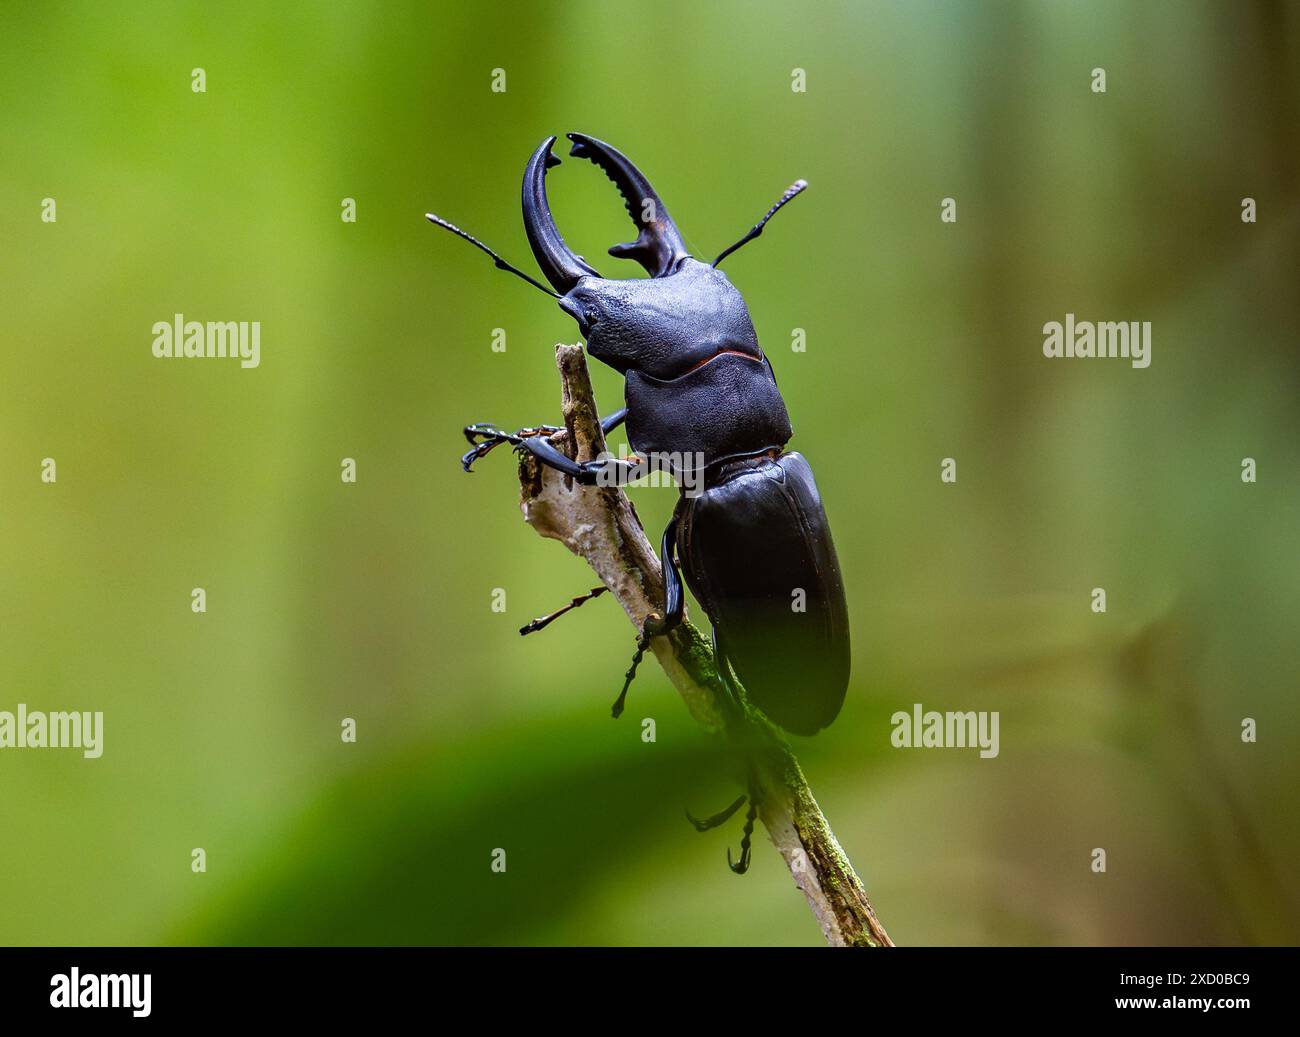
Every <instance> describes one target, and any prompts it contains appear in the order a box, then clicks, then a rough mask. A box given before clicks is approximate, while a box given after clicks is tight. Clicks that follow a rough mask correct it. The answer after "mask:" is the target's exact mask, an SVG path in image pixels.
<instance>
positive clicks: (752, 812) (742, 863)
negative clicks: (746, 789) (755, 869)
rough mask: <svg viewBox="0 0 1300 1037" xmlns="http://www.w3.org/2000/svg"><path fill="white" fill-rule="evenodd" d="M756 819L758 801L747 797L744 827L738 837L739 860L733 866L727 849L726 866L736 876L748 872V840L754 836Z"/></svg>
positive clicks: (751, 795)
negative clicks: (747, 806)
mask: <svg viewBox="0 0 1300 1037" xmlns="http://www.w3.org/2000/svg"><path fill="white" fill-rule="evenodd" d="M757 817H758V799H757V797H755V796H754V795H753V793H751V794H750V796H749V809H748V810H747V811H745V827H744V829H743V830H742V832H741V835H740V860H738V861H736V862H735V863H734V864H733V863H732V860H731V848H730V847H728V848H727V865H728V867H730V868H731V870H732V871H734V872H735V873H736V874H737V875H743V874H745V872H747V871H749V850H750V840H751V839H752V838H753V835H754V821H755V820H756V819H757Z"/></svg>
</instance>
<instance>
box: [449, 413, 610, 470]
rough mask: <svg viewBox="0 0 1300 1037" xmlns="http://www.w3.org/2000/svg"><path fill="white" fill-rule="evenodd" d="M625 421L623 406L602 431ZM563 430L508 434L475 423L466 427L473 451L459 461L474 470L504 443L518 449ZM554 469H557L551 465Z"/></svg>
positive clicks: (543, 427)
mask: <svg viewBox="0 0 1300 1037" xmlns="http://www.w3.org/2000/svg"><path fill="white" fill-rule="evenodd" d="M626 420H627V408H626V407H624V408H623V409H622V410H617V411H615V412H614V413H613V414H610V415H609V416H608V417H605V418H601V420H600V429H601V432H603V433H604V434H605V435H609V434H610V433H611V432H613V431H614V430H615V429H616V428H618V427H619V426H620V425H621V424H623V422H624V421H626ZM563 431H564V429H563V428H562V427H561V426H559V425H535V426H533V427H531V428H521V429H519V431H517V432H506V431H505V430H504V429H501V428H498V427H497V426H496V425H493V424H492V423H491V422H486V421H482V422H476V423H475V424H473V425H466V426H465V429H464V432H465V439H466V440H467V441H468V442H469V445H470V446H471V447H472V448H473V449H471V450H469V451H467V452H466V453H465V455H464V456H463V457H462V458H461V459H460V464H461V467H462V468H463V469H465V471H466V472H470V471H472V466H473V464H474V462H475V461H477V460H478V459H479V458H480V457H485V456H486V455H487V454H490V453H491V452H492V451H493V450H495V449H496V448H497V447H499V446H500V445H501V444H502V443H509V444H510V445H511V446H513V447H515V448H516V449H520V448H522V447H524V443H525V441H526V440H530V439H542V440H545V439H547V438H549V437H550V436H553V435H555V433H557V432H563ZM555 453H557V454H558V453H559V451H555ZM561 456H563V455H561ZM539 460H541V461H543V463H549V459H548V457H541V456H540V455H539ZM566 460H567V458H566ZM552 467H555V466H554V465H552ZM566 474H572V473H566Z"/></svg>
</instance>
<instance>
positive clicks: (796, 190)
mask: <svg viewBox="0 0 1300 1037" xmlns="http://www.w3.org/2000/svg"><path fill="white" fill-rule="evenodd" d="M807 186H808V181H807V180H796V181H795V182H794V183H793V184H791V185H790V186H789V187H787V188H786V189H785V193H784V194H783V195H781V197H780V198H778V199H777V200H776V204H775V205H774V206H772V208H770V209H768V210H767V215H766V216H764V217H763V218H762V219H761V220H759V221H758V222H757V223H756V224H754V226H753V227H752V228H751V229H750V231H749V233H748V234H746V235H745V236H744V237H743V238H741V239H740V240H739V241H737V242H736V243H735V244H734V245H732V246H731V247H730V248H726V249H723V250H722V255H720V256H718V258H717V259H715V260H714V261H713V265H714V266H715V267H716V266H717V265H718V264H719V263H721V262H722V261H723V260H724V259H726V258H727V257H728V256H729V255H731V253H733V252H735V251H736V249H738V248H740V246H741V245H748V244H749V243H750V242H751V241H753V240H754V239H755V238H756V237H758V236H759V235H760V234H762V233H763V227H764V226H766V225H767V221H768V220H770V219H771V218H772V217H773V216H775V215H776V214H777V213H778V212H779V211H780V209H781V207H782V206H783V205H785V203H786V202H788V201H790V200H791V199H793V198H795V197H796V196H797V195H799V194H802V193H803V191H804V189H805V188H807ZM430 218H432V217H430Z"/></svg>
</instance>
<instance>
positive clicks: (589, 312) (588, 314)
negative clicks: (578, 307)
mask: <svg viewBox="0 0 1300 1037" xmlns="http://www.w3.org/2000/svg"><path fill="white" fill-rule="evenodd" d="M599 315H600V314H599V311H597V309H596V307H595V306H592V305H591V304H590V303H588V304H587V305H586V306H584V307H583V309H582V317H583V319H584V320H585V321H586V322H587V324H588V326H590V325H592V324H595V323H596V318H597V317H598V316H599Z"/></svg>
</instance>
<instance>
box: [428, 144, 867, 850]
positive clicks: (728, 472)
mask: <svg viewBox="0 0 1300 1037" xmlns="http://www.w3.org/2000/svg"><path fill="white" fill-rule="evenodd" d="M568 137H569V139H570V140H571V141H572V142H573V146H572V149H571V150H570V155H572V156H576V157H579V158H585V159H589V160H590V161H592V162H594V163H595V164H596V165H597V166H599V167H600V168H601V169H602V170H603V171H604V172H605V174H606V175H607V176H608V177H609V179H610V180H612V181H613V183H614V185H615V186H616V187H617V188H618V190H619V192H620V193H621V194H622V196H623V200H624V202H625V203H626V206H627V211H628V214H629V215H630V216H631V217H632V221H633V223H635V224H636V227H637V229H638V231H639V233H638V235H637V238H636V240H635V241H633V242H630V243H628V244H623V245H615V246H614V247H613V248H611V249H610V250H609V252H610V255H612V256H615V257H618V258H622V259H634V260H636V261H637V262H638V263H640V264H641V266H642V267H644V268H645V270H646V272H647V273H648V274H649V275H650V276H649V278H637V279H630V280H615V279H609V278H605V277H602V276H601V275H600V274H599V273H597V271H596V270H595V269H594V268H593V267H591V266H590V265H588V263H587V262H586V261H585V260H584V259H582V258H581V257H580V256H578V255H575V254H574V252H573V251H572V250H571V249H570V248H569V247H568V245H566V244H565V242H564V238H563V237H561V235H560V232H559V230H558V229H557V228H556V225H555V221H554V219H553V218H552V216H551V209H550V205H549V203H548V201H547V197H546V174H547V171H548V170H549V169H551V168H552V167H554V166H556V165H559V162H560V160H559V159H558V158H556V157H555V156H554V155H553V154H552V147H553V146H554V144H555V138H554V137H549V138H547V139H546V140H544V141H543V142H542V143H541V144H540V145H539V146H538V148H537V150H536V151H534V152H533V155H532V157H531V158H530V159H529V160H528V165H527V167H526V168H525V170H524V179H523V219H524V229H525V231H526V232H527V235H528V241H529V244H530V245H531V246H532V251H533V255H534V256H535V257H536V259H537V264H538V266H539V267H540V268H541V271H542V274H543V275H544V276H545V278H546V280H547V281H548V282H549V283H550V285H551V288H552V289H554V290H553V291H552V290H551V289H548V288H547V287H546V286H545V285H543V284H541V283H540V282H538V281H537V280H535V279H534V278H532V277H530V276H529V275H527V274H525V273H524V272H523V271H521V270H519V269H517V268H516V267H514V266H512V265H511V264H509V263H507V262H506V261H505V260H503V259H502V258H501V257H500V256H499V255H497V253H496V252H494V251H493V250H492V249H490V248H488V247H487V246H486V245H484V244H483V243H482V242H481V241H479V240H478V239H477V238H474V237H472V236H471V235H469V234H467V233H465V232H464V231H462V230H460V229H459V228H458V227H455V226H454V225H452V224H450V223H448V222H447V221H446V220H443V219H441V218H440V217H438V216H434V215H432V214H428V219H429V220H431V221H432V222H433V223H435V224H437V225H438V226H441V227H443V228H445V229H447V230H449V231H451V232H453V233H455V234H457V235H459V236H460V237H462V238H464V239H465V240H467V241H469V242H470V243H471V244H473V245H474V246H475V247H477V248H479V249H481V250H482V251H483V252H486V253H487V254H488V255H489V256H490V257H491V258H492V259H493V260H494V262H495V263H496V265H497V267H498V268H500V269H502V270H506V271H508V272H510V273H513V274H515V275H517V276H519V277H521V278H523V279H524V280H526V281H528V282H529V283H530V284H532V285H533V286H535V287H537V288H539V289H541V290H542V291H544V292H546V293H547V294H548V295H551V296H553V297H554V298H556V299H557V300H558V301H559V305H560V308H561V309H563V310H564V311H565V312H566V313H568V314H570V315H571V316H572V317H573V318H574V320H576V321H577V324H578V330H579V332H580V333H581V335H582V337H583V338H584V339H585V340H586V346H587V352H588V353H589V354H590V355H591V356H593V357H595V358H596V359H597V360H600V361H601V362H603V363H605V364H608V365H609V366H610V367H613V368H614V369H615V370H617V371H619V372H620V373H622V374H623V375H624V377H625V379H626V382H625V395H624V399H625V404H626V405H625V407H624V408H623V409H622V410H619V411H618V412H616V413H615V414H612V415H610V416H609V417H608V418H605V419H604V420H603V421H602V423H601V424H602V427H603V428H604V430H605V432H606V433H608V432H610V431H612V430H613V429H615V428H617V427H618V426H619V425H620V424H624V423H626V434H627V438H628V442H629V444H630V446H631V447H632V449H633V450H634V451H635V452H636V453H637V454H638V455H643V456H645V457H648V458H651V459H664V460H663V461H662V462H661V463H662V465H663V467H665V468H666V469H667V470H669V471H670V472H671V474H673V475H675V476H676V477H678V482H679V484H682V483H683V477H690V478H692V479H698V480H699V481H700V482H701V483H702V487H703V488H702V491H701V492H700V493H699V494H698V495H694V496H691V495H687V494H686V493H685V492H683V493H682V494H681V495H680V496H679V499H678V502H677V506H676V508H675V510H674V512H673V517H672V519H671V520H670V521H669V523H668V527H667V529H665V530H664V534H663V539H662V544H661V557H662V561H663V572H664V586H665V598H666V600H665V602H664V609H663V612H662V613H661V614H656V615H652V616H651V617H650V618H649V619H648V620H647V621H646V623H645V626H644V628H643V629H642V631H641V633H640V636H639V637H638V639H637V650H636V654H635V656H634V658H633V663H632V667H631V668H630V669H629V670H628V673H627V678H626V680H625V681H624V684H623V690H622V692H621V693H620V694H619V697H618V699H617V701H616V702H615V703H614V709H613V714H614V716H618V715H619V714H620V713H621V712H622V709H623V704H624V700H625V697H626V694H627V690H628V685H629V684H630V683H631V680H632V677H633V676H634V675H635V672H636V666H637V664H638V663H639V662H640V660H641V657H642V655H643V653H644V652H645V650H646V648H647V647H648V645H649V643H650V639H651V638H652V637H655V636H659V635H661V634H665V633H667V632H668V631H670V630H671V629H672V628H673V627H674V626H676V625H677V624H678V623H680V622H681V620H682V614H683V607H684V595H683V590H682V579H683V576H684V577H685V583H686V585H687V586H688V587H689V588H690V590H691V591H692V593H693V594H694V595H695V597H696V599H697V600H698V601H699V603H700V605H701V606H702V607H703V609H704V611H705V612H706V613H707V614H708V617H709V621H710V623H711V624H712V627H713V642H714V648H715V650H716V654H717V662H718V669H719V672H720V673H721V674H722V675H723V679H724V683H726V684H727V685H728V688H729V690H730V691H731V694H732V695H733V698H734V699H735V701H734V702H733V703H732V705H733V706H736V707H737V708H738V707H739V695H740V692H739V690H738V689H737V688H736V686H735V685H736V682H737V681H738V682H739V684H740V685H741V686H743V689H744V695H745V696H746V698H747V699H748V701H749V702H750V703H751V704H753V705H754V706H757V707H758V708H759V709H760V710H762V712H763V713H764V714H765V715H766V716H767V717H768V718H769V719H771V720H773V721H774V722H775V723H777V724H778V725H780V726H781V727H783V728H785V729H786V730H787V731H790V732H792V733H794V734H800V735H811V734H815V733H816V732H817V731H819V730H821V729H822V728H823V727H825V726H827V725H828V724H830V723H831V721H833V720H834V719H835V717H836V716H837V715H838V713H839V711H840V707H841V705H842V704H843V702H844V693H845V690H846V687H847V685H848V678H849V622H848V611H847V607H846V605H845V600H844V582H843V578H842V576H841V574H840V568H839V563H838V561H837V559H836V555H835V546H834V544H833V542H832V540H831V532H830V526H829V524H828V523H827V519H826V512H825V509H824V508H823V506H822V501H821V496H820V494H819V492H818V489H817V484H816V482H815V481H814V479H813V473H812V469H811V468H810V467H809V465H808V462H807V461H806V460H804V458H803V457H802V456H801V455H800V454H798V453H792V452H787V451H786V449H785V445H786V443H787V442H788V441H789V440H790V438H791V435H792V430H791V427H790V420H789V417H788V415H787V413H786V408H785V403H784V401H783V400H782V398H781V394H780V392H778V390H777V385H776V378H775V376H774V375H773V372H772V365H771V363H770V362H769V360H768V358H767V357H766V356H765V355H764V353H763V350H762V349H761V348H760V346H759V344H758V336H757V334H756V333H755V331H754V325H753V321H752V320H751V319H750V316H749V310H748V308H747V307H746V305H745V301H744V299H743V298H741V295H740V292H739V291H737V290H736V288H735V287H734V286H733V285H732V283H731V281H730V280H729V279H728V278H727V276H726V275H725V274H724V273H722V272H721V271H720V270H719V269H718V265H719V264H720V263H721V262H722V261H723V260H724V259H725V258H726V257H727V256H729V255H731V253H733V252H735V251H736V250H737V249H738V248H740V247H741V246H742V245H745V244H747V243H748V242H750V241H752V240H753V239H754V238H756V237H758V236H759V235H760V234H761V233H762V231H763V228H764V226H765V225H766V224H767V222H768V221H769V220H770V219H771V218H772V217H773V216H774V215H775V214H776V213H777V212H778V211H779V210H780V209H781V208H782V207H783V206H784V205H785V204H786V203H787V202H789V201H790V200H791V199H793V198H794V197H796V196H797V195H798V194H799V193H800V192H802V191H803V190H804V188H805V187H806V186H807V184H806V183H805V182H804V181H802V180H797V181H795V183H794V184H792V185H791V186H790V187H789V188H787V190H786V191H785V193H784V194H782V196H781V197H780V199H778V201H777V202H776V204H775V205H773V206H772V208H771V209H769V210H768V212H767V214H766V215H765V216H764V217H763V218H762V219H761V220H760V221H759V222H758V223H757V224H755V226H754V227H753V228H751V229H750V230H749V232H748V233H746V234H745V235H744V236H743V237H742V238H741V239H740V240H739V241H737V242H736V243H735V244H734V245H732V246H731V247H729V248H727V249H725V250H724V251H723V252H722V253H721V254H720V255H719V256H718V258H717V259H715V260H714V261H713V262H712V263H711V264H710V263H703V262H700V261H699V260H697V259H695V258H694V257H693V256H691V255H690V254H689V252H688V251H687V249H686V245H685V243H684V241H683V239H682V235H681V233H680V232H679V231H678V229H677V225H676V224H675V223H674V222H673V220H672V217H671V216H669V214H668V210H667V207H666V206H665V205H664V203H663V201H662V199H660V197H659V195H658V194H656V193H655V190H654V188H653V187H651V186H650V183H649V182H648V181H647V180H646V178H645V177H644V176H643V175H642V173H641V171H640V170H638V169H637V167H636V166H634V165H633V164H632V163H631V162H630V161H629V160H628V159H627V158H626V157H625V156H624V155H623V154H621V153H620V152H619V151H617V150H616V149H615V148H613V147H611V146H610V145H608V144H605V143H603V142H602V141H599V140H596V139H595V138H593V137H589V136H587V135H585V134H581V133H570V134H569V135H568ZM555 431H558V429H557V427H556V426H550V425H542V426H537V427H535V428H526V429H521V430H519V431H518V432H513V433H511V432H506V431H504V430H502V429H500V428H497V427H496V426H493V425H486V424H481V425H471V426H469V427H468V428H466V429H465V435H466V438H467V439H468V440H469V442H470V444H471V446H472V449H470V450H469V452H468V453H466V454H465V456H464V457H463V458H462V465H463V467H464V468H465V470H466V471H469V470H470V466H471V465H472V464H473V463H474V461H476V460H478V458H480V457H482V456H483V455H484V454H486V453H487V452H488V451H490V450H491V449H493V448H494V447H496V446H498V445H500V444H502V443H509V444H511V445H512V446H513V447H515V448H516V449H518V450H520V451H527V452H529V453H531V454H532V455H533V456H535V457H536V458H537V459H538V460H539V461H540V462H541V463H543V464H546V465H548V466H550V467H552V468H555V469H558V470H559V471H561V472H563V473H565V474H566V475H569V476H571V477H573V478H574V479H575V480H577V481H578V482H580V483H584V484H588V485H593V484H597V483H605V484H609V483H612V482H617V481H618V480H619V477H620V475H622V476H626V474H627V473H628V471H629V469H630V467H631V466H630V465H629V463H628V462H627V461H625V460H619V459H615V458H602V459H597V460H593V461H586V462H575V461H573V460H571V459H570V458H569V457H567V456H566V455H564V454H563V453H562V452H561V451H560V450H558V449H557V448H556V447H555V446H553V445H552V444H551V443H550V441H549V439H548V435H549V433H551V432H555ZM603 590H604V588H603V587H602V588H597V589H596V590H595V591H593V592H592V593H590V594H587V595H582V596H580V597H578V598H575V599H574V600H573V602H571V603H570V604H569V605H567V606H565V607H564V608H562V609H560V610H559V611H557V612H555V613H552V614H551V615H549V616H545V617H542V618H541V619H537V620H534V621H533V622H532V623H530V624H528V625H527V626H525V627H524V628H523V630H522V631H521V633H531V632H532V631H534V630H537V629H540V628H541V627H543V626H545V625H547V624H548V623H550V622H551V620H553V619H555V618H556V617H557V616H559V615H562V614H563V613H565V612H567V611H569V610H570V609H572V608H574V607H576V606H578V605H580V604H582V603H583V602H584V601H586V600H588V599H589V598H591V597H595V596H596V595H598V594H600V593H601V592H602V591H603ZM744 798H745V797H743V796H742V797H741V798H740V799H739V800H737V801H736V803H734V804H732V806H731V807H730V808H729V809H728V810H727V811H724V812H723V814H722V815H718V816H717V817H715V818H711V819H709V821H707V822H698V823H697V827H701V826H705V827H711V826H712V825H713V824H717V823H721V821H722V820H725V819H726V817H728V816H730V814H731V813H733V812H734V811H735V809H737V808H738V807H739V805H740V804H741V803H742V802H743V801H744ZM753 798H754V796H753V789H752V788H751V794H750V799H751V809H750V816H749V819H748V821H747V825H746V837H745V842H744V843H743V844H742V847H743V853H742V865H743V864H747V863H748V840H749V833H750V831H751V830H752V826H753V814H754V806H753V804H752V800H753ZM736 870H743V867H736Z"/></svg>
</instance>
